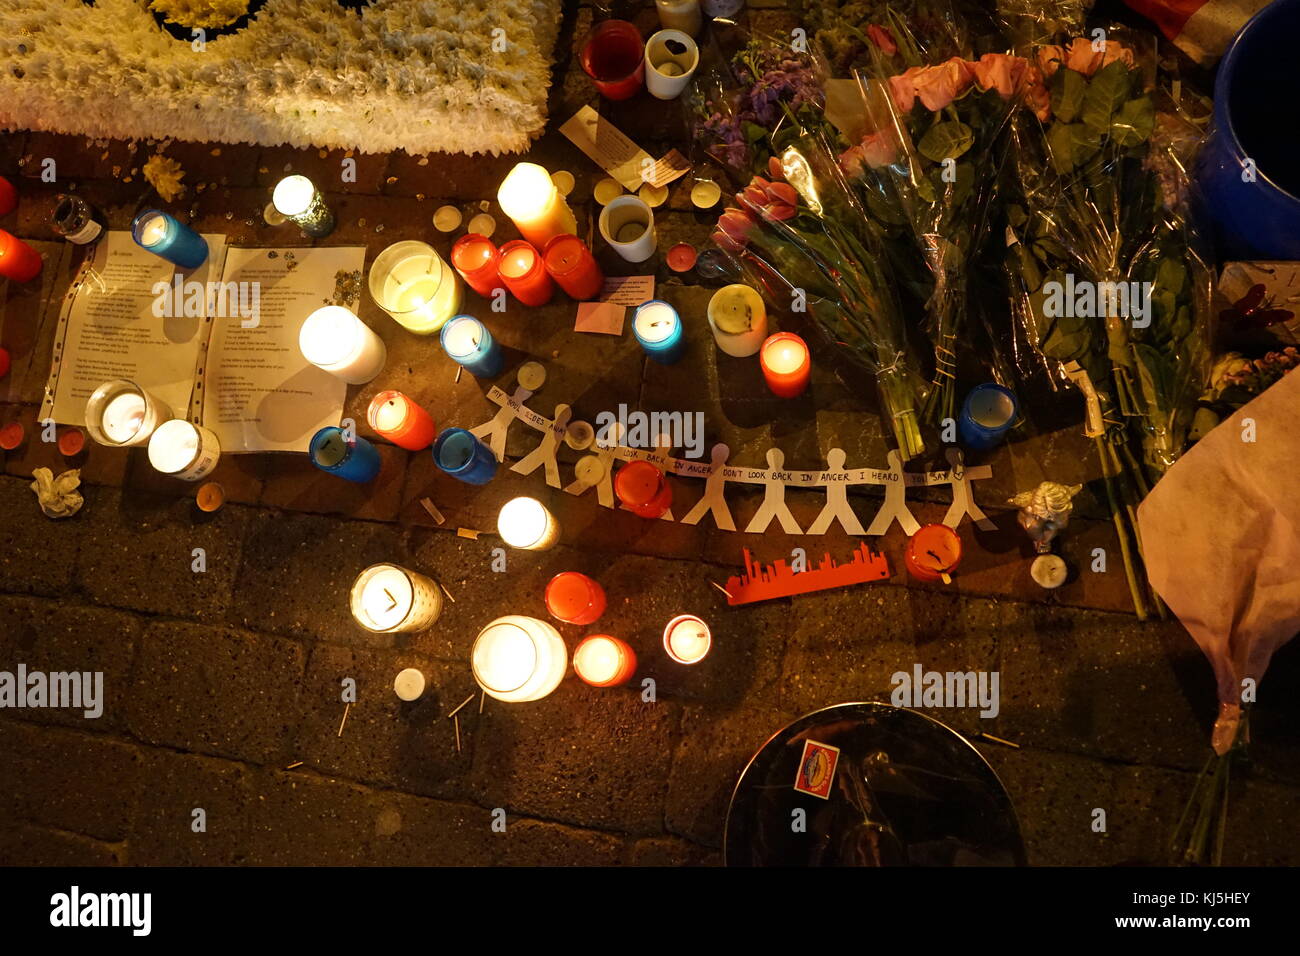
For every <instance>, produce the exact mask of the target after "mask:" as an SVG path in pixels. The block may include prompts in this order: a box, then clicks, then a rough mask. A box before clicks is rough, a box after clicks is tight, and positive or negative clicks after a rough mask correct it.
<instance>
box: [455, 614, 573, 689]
mask: <svg viewBox="0 0 1300 956" xmlns="http://www.w3.org/2000/svg"><path fill="white" fill-rule="evenodd" d="M470 666H471V668H472V669H473V671H474V680H476V681H477V682H478V685H479V686H480V687H482V688H483V690H485V691H486V692H487V693H488V694H489V695H490V696H492V697H495V698H496V699H497V700H504V701H507V702H509V703H517V702H521V701H529V700H541V699H542V698H543V697H545V696H546V695H547V694H549V693H551V691H553V690H555V688H557V687H559V686H560V681H562V680H564V674H565V671H567V670H568V667H569V653H568V649H567V648H566V647H565V646H564V638H562V637H560V632H559V631H557V630H556V629H555V628H553V627H551V625H549V624H547V623H546V622H545V621H539V620H538V619H537V618H535V617H524V616H523V615H521V614H508V615H506V616H505V617H499V618H497V619H496V620H495V621H493V622H492V623H491V624H489V625H488V626H487V627H485V628H483V630H481V631H480V632H479V635H478V637H477V638H476V639H475V641H474V647H473V649H472V650H471V651H470Z"/></svg>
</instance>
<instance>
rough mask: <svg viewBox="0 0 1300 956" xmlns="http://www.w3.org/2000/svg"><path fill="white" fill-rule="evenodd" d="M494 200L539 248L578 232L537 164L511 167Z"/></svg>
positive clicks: (567, 209)
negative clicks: (555, 238) (557, 237)
mask: <svg viewBox="0 0 1300 956" xmlns="http://www.w3.org/2000/svg"><path fill="white" fill-rule="evenodd" d="M638 55H639V54H638ZM497 202H499V203H500V204H501V209H502V211H504V212H505V214H506V215H507V216H509V217H510V218H511V219H512V220H513V221H514V224H515V226H516V227H518V229H519V234H520V235H521V236H523V237H524V238H525V239H527V240H528V241H529V242H531V243H532V244H533V245H534V246H536V247H537V248H538V249H543V248H545V247H546V244H547V243H548V242H550V241H551V239H553V238H554V237H555V236H563V235H566V234H568V235H572V234H573V233H576V232H577V231H578V220H577V219H575V218H574V216H573V210H572V209H570V208H569V205H568V203H566V202H565V201H564V197H563V196H561V195H560V191H559V189H557V188H556V186H555V182H554V180H552V179H551V174H550V173H548V172H547V171H546V170H545V169H543V168H542V167H541V166H538V165H537V164H536V163H519V164H518V165H516V166H515V168H514V169H512V170H510V172H509V173H507V174H506V178H505V179H503V180H502V181H501V188H500V189H498V190H497ZM503 251H504V250H503Z"/></svg>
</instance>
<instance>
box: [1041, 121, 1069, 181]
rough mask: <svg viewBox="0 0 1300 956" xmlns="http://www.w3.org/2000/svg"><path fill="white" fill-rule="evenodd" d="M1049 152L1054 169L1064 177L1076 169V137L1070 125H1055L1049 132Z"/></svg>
mask: <svg viewBox="0 0 1300 956" xmlns="http://www.w3.org/2000/svg"><path fill="white" fill-rule="evenodd" d="M1047 151H1048V153H1049V157H1050V159H1051V160H1052V168H1053V169H1055V170H1056V171H1057V172H1058V173H1061V174H1062V175H1064V174H1066V173H1068V172H1069V171H1070V170H1072V169H1074V135H1073V134H1072V133H1071V132H1070V126H1069V124H1068V123H1053V124H1052V126H1051V129H1049V130H1048V131H1047Z"/></svg>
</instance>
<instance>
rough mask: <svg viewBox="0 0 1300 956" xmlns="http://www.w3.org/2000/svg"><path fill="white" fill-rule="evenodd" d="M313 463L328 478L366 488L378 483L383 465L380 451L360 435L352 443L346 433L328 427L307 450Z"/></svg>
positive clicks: (339, 429) (312, 439) (319, 433)
mask: <svg viewBox="0 0 1300 956" xmlns="http://www.w3.org/2000/svg"><path fill="white" fill-rule="evenodd" d="M307 455H308V457H310V458H311V463H312V464H313V465H315V466H316V467H317V468H319V469H320V470H321V471H323V472H326V473H327V474H331V475H334V476H335V477H338V478H346V479H347V480H348V481H355V482H357V483H358V484H364V483H365V482H367V481H372V480H374V478H375V476H376V475H378V474H379V469H380V467H381V466H382V465H383V459H382V458H380V457H379V450H378V449H377V448H375V446H374V445H372V444H371V443H370V442H368V441H366V440H365V439H364V438H362V437H360V436H359V435H358V436H356V437H354V438H353V439H352V440H351V441H348V439H347V437H346V436H345V435H344V433H343V429H341V428H337V427H335V426H333V425H327V426H325V427H324V428H322V429H321V430H320V431H318V432H317V433H316V434H315V435H313V436H312V437H311V444H310V445H308V446H307Z"/></svg>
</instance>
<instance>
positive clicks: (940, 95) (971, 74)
mask: <svg viewBox="0 0 1300 956" xmlns="http://www.w3.org/2000/svg"><path fill="white" fill-rule="evenodd" d="M909 72H910V71H909ZM974 82H975V71H974V70H973V69H971V66H970V64H969V63H967V62H966V61H965V60H963V59H962V58H961V57H959V56H954V57H952V58H951V59H949V60H947V61H946V62H944V63H940V64H939V65H938V66H927V67H924V68H922V70H921V72H920V73H918V74H917V75H916V77H915V79H913V81H912V85H913V87H914V88H915V89H916V95H917V96H918V97H920V99H921V105H923V106H924V107H925V108H926V109H928V110H930V111H931V112H937V111H938V110H941V109H943V108H944V107H945V106H947V105H948V104H949V103H951V102H952V101H953V100H955V99H957V98H958V97H961V96H965V95H966V93H967V92H968V91H969V90H970V88H971V84H972V83H974Z"/></svg>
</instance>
